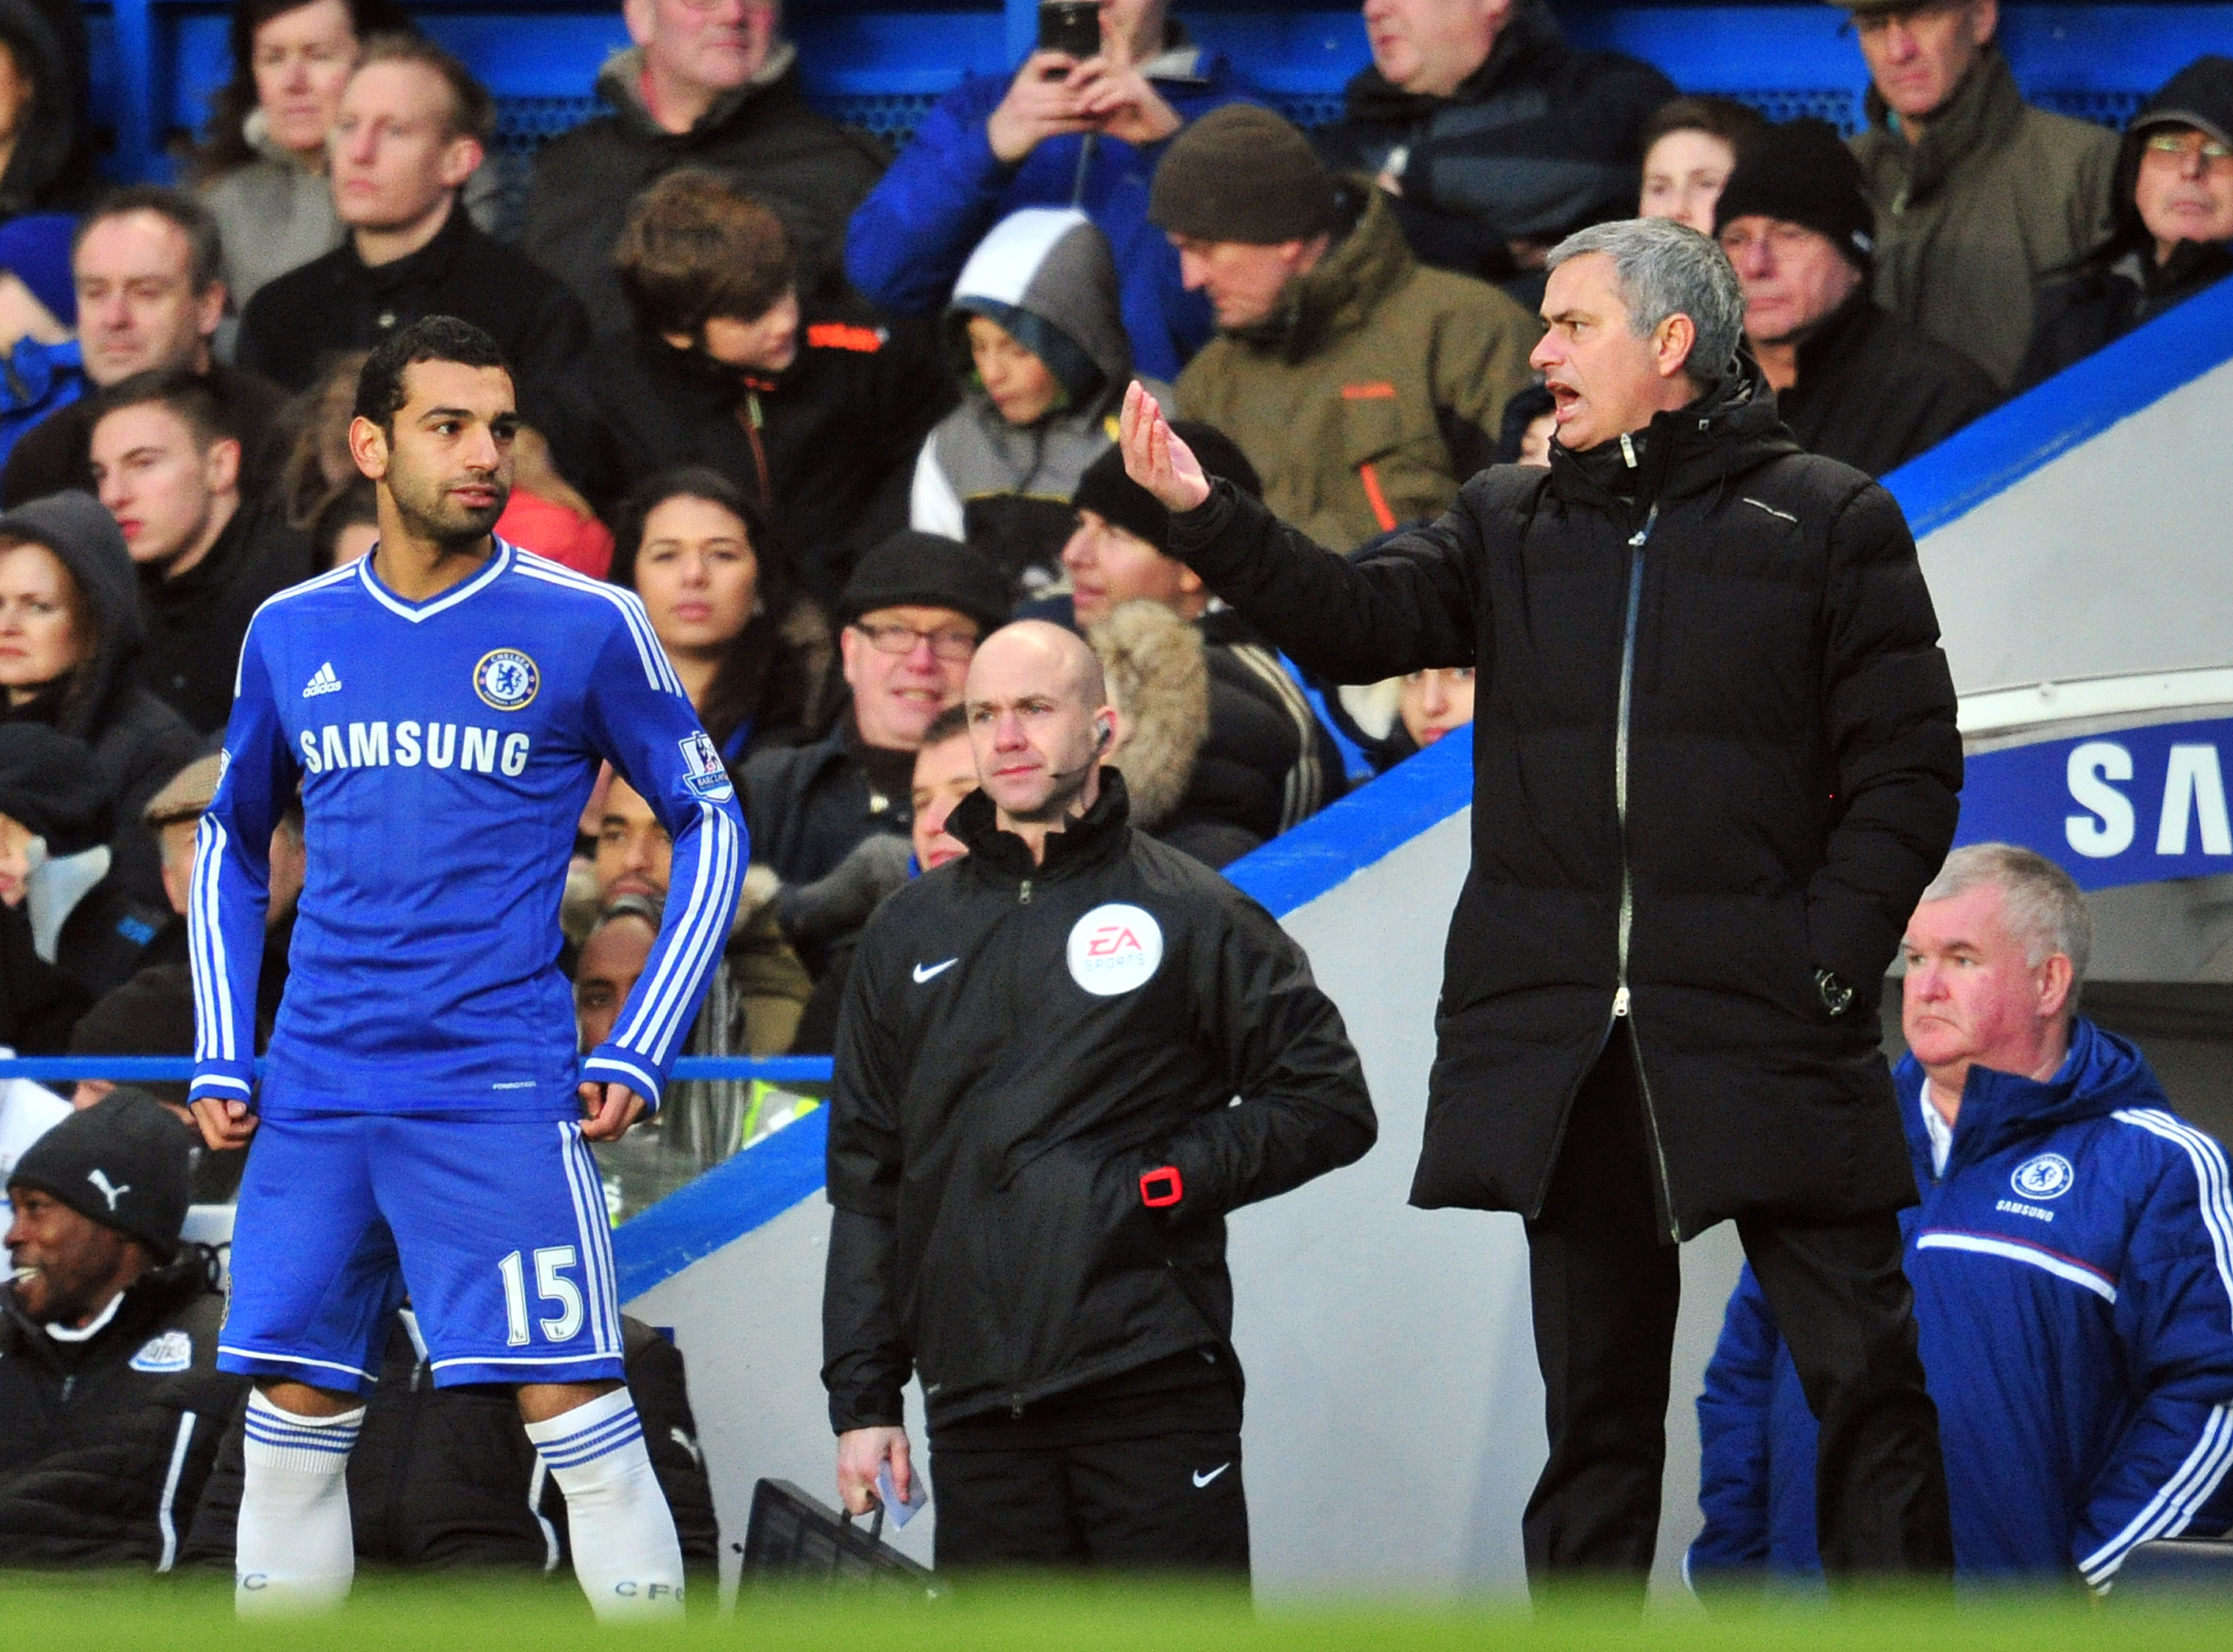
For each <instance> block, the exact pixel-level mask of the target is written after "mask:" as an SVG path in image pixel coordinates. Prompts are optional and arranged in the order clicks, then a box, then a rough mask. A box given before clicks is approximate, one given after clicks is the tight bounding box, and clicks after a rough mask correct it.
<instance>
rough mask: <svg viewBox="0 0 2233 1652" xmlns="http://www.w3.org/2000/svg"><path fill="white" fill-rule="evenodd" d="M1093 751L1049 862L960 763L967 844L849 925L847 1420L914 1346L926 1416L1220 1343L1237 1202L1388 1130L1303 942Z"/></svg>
mask: <svg viewBox="0 0 2233 1652" xmlns="http://www.w3.org/2000/svg"><path fill="white" fill-rule="evenodd" d="M1100 779H1101V796H1100V797H1099V798H1098V799H1097V801H1096V803H1094V805H1093V807H1092V808H1091V809H1090V810H1088V811H1087V812H1086V813H1085V814H1084V816H1082V817H1080V818H1079V819H1077V820H1076V821H1073V822H1072V823H1071V825H1070V827H1069V829H1067V830H1065V831H1062V832H1058V833H1053V834H1050V836H1048V838H1047V840H1046V858H1045V862H1043V863H1041V864H1038V865H1034V864H1033V863H1032V856H1031V851H1030V849H1028V848H1027V847H1025V843H1024V842H1023V840H1022V839H1020V838H1019V837H1016V836H1013V835H1012V834H1010V833H1007V832H1004V831H1002V830H1000V829H999V828H998V826H997V825H996V823H995V822H994V818H993V809H992V805H991V803H990V802H989V800H987V799H986V797H985V795H984V794H983V793H982V792H975V793H972V794H971V795H970V796H969V797H966V798H964V799H963V800H962V801H961V803H960V804H959V805H957V806H956V808H955V810H954V815H953V816H952V824H951V825H950V826H949V828H948V829H949V830H951V831H954V833H955V834H956V835H957V836H960V838H961V840H962V841H963V842H966V843H967V844H968V845H969V853H968V854H967V855H965V856H963V857H962V858H961V859H960V860H958V861H954V862H948V863H947V865H945V866H942V867H941V868H938V870H936V871H935V872H931V873H928V874H926V875H923V876H922V877H920V878H917V879H916V880H915V881H914V882H912V883H910V884H908V886H907V887H906V888H903V889H902V890H900V891H899V892H897V893H896V894H893V895H892V896H891V897H890V898H889V899H888V900H887V901H885V902H884V903H883V905H882V906H881V907H878V908H877V910H876V915H875V916H874V917H873V918H871V919H870V920H869V926H868V928H867V930H866V931H865V932H864V933H863V936H862V940H861V945H860V947H859V950H858V951H857V953H856V955H855V958H854V961H853V973H852V979H851V981H850V985H848V988H847V992H846V1001H845V1010H844V1014H843V1018H842V1020H841V1021H840V1023H839V1027H838V1037H837V1081H836V1088H835V1089H834V1091H833V1092H832V1095H831V1098H830V1166H829V1171H830V1180H829V1187H830V1204H831V1205H832V1206H834V1207H835V1210H834V1213H833V1215H832V1218H831V1222H830V1262H829V1276H828V1283H827V1286H826V1289H825V1291H824V1298H823V1319H822V1323H823V1352H824V1361H825V1363H824V1366H823V1373H822V1375H823V1381H824V1383H825V1384H826V1385H827V1386H828V1388H829V1390H830V1422H831V1425H832V1426H833V1427H834V1428H836V1429H837V1431H838V1432H839V1433H843V1432H844V1431H845V1430H847V1429H849V1428H865V1427H868V1426H869V1425H872V1424H895V1423H898V1422H899V1421H901V1420H902V1412H901V1404H900V1391H901V1389H902V1385H903V1384H904V1383H905V1382H906V1381H907V1378H908V1372H909V1370H910V1369H914V1370H915V1371H918V1372H920V1373H921V1377H922V1381H923V1393H924V1395H925V1398H926V1401H927V1402H928V1409H929V1424H930V1428H931V1431H932V1434H933V1438H934V1440H935V1437H936V1434H937V1431H938V1430H939V1429H940V1428H942V1427H943V1426H945V1425H946V1424H948V1423H952V1422H958V1421H961V1420H962V1419H963V1418H965V1417H969V1416H973V1415H980V1414H982V1413H985V1412H987V1411H990V1410H993V1409H995V1408H999V1407H1001V1406H1019V1405H1027V1404H1030V1403H1032V1402H1034V1401H1037V1400H1040V1399H1044V1398H1045V1397H1047V1396H1049V1395H1055V1394H1059V1393H1062V1392H1064V1391H1065V1390H1067V1389H1074V1388H1078V1387H1081V1386H1083V1385H1084V1384H1085V1383H1088V1382H1097V1381H1099V1380H1101V1379H1103V1378H1104V1377H1110V1376H1117V1375H1119V1374H1121V1373H1123V1372H1125V1371H1129V1370H1131V1369H1135V1368H1136V1367H1138V1366H1142V1365H1145V1364H1147V1363H1149V1362H1150V1361H1153V1360H1156V1359H1161V1358H1162V1357H1164V1356H1167V1355H1170V1354H1175V1353H1180V1352H1182V1351H1184V1350H1187V1349H1189V1348H1199V1347H1205V1346H1218V1345H1222V1344H1224V1343H1227V1339H1228V1338H1229V1337H1230V1335H1231V1332H1232V1326H1233V1283H1232V1280H1231V1278H1230V1277H1229V1276H1228V1275H1227V1272H1226V1267H1225V1216H1226V1213H1227V1212H1228V1211H1231V1210H1234V1209H1237V1208H1238V1207H1239V1206H1242V1205H1247V1204H1252V1203H1253V1202H1254V1201H1255V1200H1260V1199H1268V1198H1271V1197H1273V1195H1274V1194H1277V1193H1285V1192H1286V1191H1287V1190H1288V1189H1289V1188H1291V1187H1299V1186H1300V1185H1301V1184H1302V1183H1303V1182H1305V1181H1308V1180H1310V1179H1311V1178H1312V1177H1313V1176H1318V1175H1321V1174H1325V1172H1326V1171H1329V1170H1332V1169H1335V1168H1337V1167H1339V1166H1342V1165H1344V1164H1348V1163H1350V1162H1351V1161H1353V1160H1355V1159H1357V1158H1359V1157H1361V1156H1363V1154H1364V1152H1365V1150H1366V1149H1367V1148H1370V1146H1371V1145H1372V1141H1373V1135H1374V1131H1375V1128H1376V1127H1375V1123H1374V1120H1373V1115H1372V1104H1371V1102H1370V1099H1369V1098H1368V1097H1367V1096H1366V1094H1365V1089H1364V1072H1363V1070H1362V1069H1361V1068H1360V1067H1359V1065H1358V1063H1357V1053H1356V1051H1355V1050H1352V1049H1351V1047H1350V1044H1349V1038H1348V1035H1347V1034H1346V1033H1345V1032H1344V1031H1343V1029H1342V1024H1341V1017H1340V1015H1339V1014H1338V1012H1337V1011H1336V1010H1335V1009H1334V1007H1333V1005H1332V1004H1331V1002H1329V1001H1328V999H1327V998H1326V997H1325V994H1324V993H1323V992H1319V991H1318V985H1317V983H1316V982H1314V981H1313V980H1312V979H1311V970H1310V962H1309V960H1308V959H1306V958H1305V957H1304V955H1303V950H1302V948H1301V947H1300V946H1298V945H1297V944H1296V943H1295V942H1294V941H1293V940H1291V939H1290V938H1289V937H1288V936H1287V935H1286V933H1285V932H1284V931H1282V930H1281V929H1280V928H1279V926H1278V925H1277V924H1276V923H1275V922H1273V920H1272V917H1271V914H1268V913H1266V911H1265V910H1264V909H1263V908H1262V907H1259V906H1258V905H1257V904H1256V903H1255V902H1254V901H1251V900H1249V899H1248V898H1247V896H1246V895H1244V894H1241V893H1240V891H1239V890H1237V889H1235V888H1233V886H1232V885H1231V884H1229V883H1227V882H1226V881H1224V880H1223V879H1222V878H1220V877H1219V876H1218V875H1216V874H1215V873H1214V872H1211V871H1210V870H1208V868H1205V867H1203V866H1202V865H1201V863H1200V862H1197V861H1195V860H1194V859H1193V858H1192V857H1190V856H1188V855H1184V854H1182V853H1181V852H1180V851H1179V850H1177V849H1171V848H1169V847H1168V846H1166V845H1164V844H1162V843H1158V842H1155V841H1154V840H1153V839H1151V838H1149V837H1147V836H1144V835H1143V834H1141V833H1139V832H1136V831H1134V830H1133V829H1132V828H1131V827H1130V824H1129V823H1128V822H1127V819H1126V815H1127V812H1128V811H1127V805H1126V798H1125V791H1124V783H1123V777H1122V776H1121V775H1119V774H1118V773H1117V771H1114V770H1112V769H1106V768H1104V769H1103V770H1102V771H1101V777H1100ZM1142 948H1144V951H1143V950H1141V949H1142ZM1088 981H1091V982H1093V983H1094V984H1093V985H1090V986H1089V985H1086V983H1087V982H1088ZM1235 1096H1239V1097H1240V1104H1239V1105H1237V1106H1235V1105H1232V1104H1231V1103H1232V1102H1233V1101H1234V1097H1235ZM1162 1165H1170V1166H1174V1167H1176V1168H1177V1169H1178V1171H1179V1173H1180V1176H1181V1179H1182V1187H1183V1194H1184V1196H1183V1197H1182V1199H1181V1200H1179V1201H1178V1202H1177V1203H1176V1204H1175V1205H1173V1206H1169V1208H1167V1209H1162V1210H1159V1211H1156V1212H1152V1213H1151V1212H1150V1211H1149V1209H1148V1208H1147V1206H1144V1205H1143V1203H1142V1200H1141V1188H1140V1178H1141V1175H1142V1174H1143V1172H1145V1171H1147V1170H1148V1169H1149V1168H1152V1167H1156V1166H1162Z"/></svg>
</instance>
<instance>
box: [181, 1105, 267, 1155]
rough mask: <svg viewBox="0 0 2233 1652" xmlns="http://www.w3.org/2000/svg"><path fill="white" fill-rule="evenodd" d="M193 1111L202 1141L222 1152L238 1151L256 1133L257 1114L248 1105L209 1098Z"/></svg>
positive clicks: (194, 1106) (195, 1106)
mask: <svg viewBox="0 0 2233 1652" xmlns="http://www.w3.org/2000/svg"><path fill="white" fill-rule="evenodd" d="M193 1112H194V1122H195V1123H196V1124H198V1125H199V1126H200V1127H201V1132H202V1140H203V1141H205V1142H207V1143H208V1144H209V1145H210V1146H211V1147H212V1148H215V1149H216V1150H217V1151H218V1152H219V1153H235V1152H238V1150H239V1149H241V1148H244V1147H246V1146H247V1145H248V1138H249V1137H250V1136H251V1135H255V1134H256V1115H255V1114H253V1113H251V1112H250V1111H249V1110H248V1103H247V1102H231V1101H225V1100H223V1099H221V1098H220V1097H218V1096H203V1097H201V1099H200V1100H199V1101H197V1102H194V1103H193Z"/></svg>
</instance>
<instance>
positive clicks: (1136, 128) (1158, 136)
mask: <svg viewBox="0 0 2233 1652" xmlns="http://www.w3.org/2000/svg"><path fill="white" fill-rule="evenodd" d="M1070 79H1071V85H1072V86H1073V87H1075V88H1077V94H1078V98H1077V107H1078V109H1079V111H1080V112H1081V113H1082V114H1085V115H1087V116H1089V117H1090V118H1091V119H1092V120H1093V121H1094V123H1095V124H1096V125H1097V126H1098V127H1100V129H1101V130H1102V131H1103V132H1105V133H1108V134H1109V135H1110V137H1112V138H1120V139H1122V140H1123V141H1124V142H1126V143H1129V144H1151V143H1161V142H1162V140H1164V139H1166V138H1168V137H1169V136H1170V135H1171V134H1172V133H1174V132H1176V131H1177V130H1178V129H1179V128H1180V127H1182V126H1184V125H1185V124H1186V123H1185V122H1184V121H1183V120H1180V119H1179V112H1178V111H1177V110H1176V109H1174V108H1173V107H1171V106H1170V105H1169V103H1166V102H1165V101H1163V94H1162V93H1160V92H1158V91H1156V88H1154V87H1153V86H1152V85H1150V84H1149V81H1148V77H1147V76H1146V75H1143V74H1141V73H1140V71H1139V70H1138V69H1137V68H1134V67H1133V66H1132V65H1131V64H1130V63H1118V62H1114V61H1113V60H1111V59H1110V58H1106V57H1094V58H1089V59H1088V60H1087V61H1086V62H1083V63H1081V64H1079V65H1078V67H1077V73H1076V74H1074V75H1071V77H1070Z"/></svg>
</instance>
